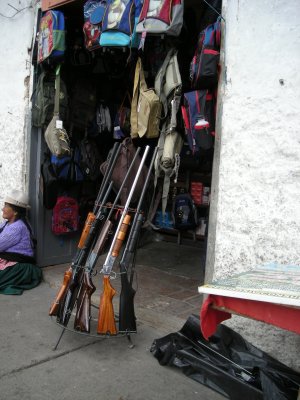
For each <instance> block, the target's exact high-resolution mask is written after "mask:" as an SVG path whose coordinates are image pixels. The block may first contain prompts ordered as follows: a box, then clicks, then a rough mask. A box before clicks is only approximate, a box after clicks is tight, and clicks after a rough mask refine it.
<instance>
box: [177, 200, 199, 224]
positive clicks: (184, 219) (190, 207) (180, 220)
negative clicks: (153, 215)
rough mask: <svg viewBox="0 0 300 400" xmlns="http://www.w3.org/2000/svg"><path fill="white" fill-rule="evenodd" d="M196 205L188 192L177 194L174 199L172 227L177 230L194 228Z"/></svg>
mask: <svg viewBox="0 0 300 400" xmlns="http://www.w3.org/2000/svg"><path fill="white" fill-rule="evenodd" d="M196 213H197V210H196V207H195V204H194V202H193V199H192V197H191V195H190V194H189V193H182V194H178V195H177V196H176V197H175V200H174V208H173V217H174V227H175V228H176V229H178V230H189V229H194V228H196V226H197V217H196Z"/></svg>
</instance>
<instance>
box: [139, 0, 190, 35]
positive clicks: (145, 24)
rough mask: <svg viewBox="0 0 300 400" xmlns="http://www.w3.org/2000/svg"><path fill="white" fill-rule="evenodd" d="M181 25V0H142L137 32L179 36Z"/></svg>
mask: <svg viewBox="0 0 300 400" xmlns="http://www.w3.org/2000/svg"><path fill="white" fill-rule="evenodd" d="M182 25H183V0H157V1H153V0H144V2H143V6H142V10H141V13H140V16H139V20H138V24H137V26H136V31H137V33H143V32H146V33H151V34H166V35H169V36H179V35H180V32H181V28H182Z"/></svg>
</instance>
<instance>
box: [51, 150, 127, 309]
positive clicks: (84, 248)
mask: <svg viewBox="0 0 300 400" xmlns="http://www.w3.org/2000/svg"><path fill="white" fill-rule="evenodd" d="M120 151H121V146H120V144H119V143H115V144H114V147H113V149H112V153H111V158H110V162H109V167H108V168H107V173H105V175H104V177H103V180H102V183H101V186H100V189H99V192H98V195H97V199H96V201H95V205H94V209H93V212H89V213H88V216H87V218H86V221H85V224H84V228H83V230H82V233H81V236H80V239H79V243H78V245H77V251H76V254H75V256H74V258H73V261H72V264H71V265H70V267H69V268H68V269H67V270H66V271H65V273H64V278H63V283H62V285H61V287H60V289H59V291H58V293H57V295H56V298H55V300H54V302H53V303H52V305H51V307H50V310H49V315H50V316H57V315H58V312H59V309H60V303H61V301H62V299H63V298H64V297H65V295H66V292H67V290H68V286H69V284H70V281H71V277H72V275H73V272H75V269H76V266H77V265H79V264H80V262H85V259H86V257H87V252H88V249H89V246H90V244H91V242H92V239H93V235H91V236H90V230H91V228H92V226H93V224H94V222H95V220H96V212H97V209H98V206H99V202H100V200H101V198H102V196H103V193H104V189H105V187H106V185H107V183H108V181H109V179H110V177H111V175H112V171H113V167H114V165H115V163H116V161H117V157H118V155H119V153H120ZM110 190H111V186H110V188H108V190H107V192H108V193H109V191H110ZM108 193H107V194H108ZM103 200H104V201H106V200H105V199H103ZM94 231H95V227H94Z"/></svg>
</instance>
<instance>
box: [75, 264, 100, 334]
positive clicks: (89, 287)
mask: <svg viewBox="0 0 300 400" xmlns="http://www.w3.org/2000/svg"><path fill="white" fill-rule="evenodd" d="M95 290H96V287H95V285H94V284H93V282H92V279H91V275H90V273H89V272H86V271H85V273H84V275H83V282H82V287H81V290H80V295H79V297H78V299H77V313H76V317H75V322H74V329H76V330H77V331H81V332H88V333H89V332H90V315H91V301H90V299H91V297H92V294H93V293H94V292H95Z"/></svg>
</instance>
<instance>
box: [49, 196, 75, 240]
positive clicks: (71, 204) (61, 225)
mask: <svg viewBox="0 0 300 400" xmlns="http://www.w3.org/2000/svg"><path fill="white" fill-rule="evenodd" d="M78 221H79V206H78V202H77V200H76V199H74V198H73V197H69V196H59V197H58V198H57V201H56V204H55V206H54V208H53V211H52V226H51V229H52V232H53V233H54V235H63V234H67V233H73V232H76V231H77V230H78Z"/></svg>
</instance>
